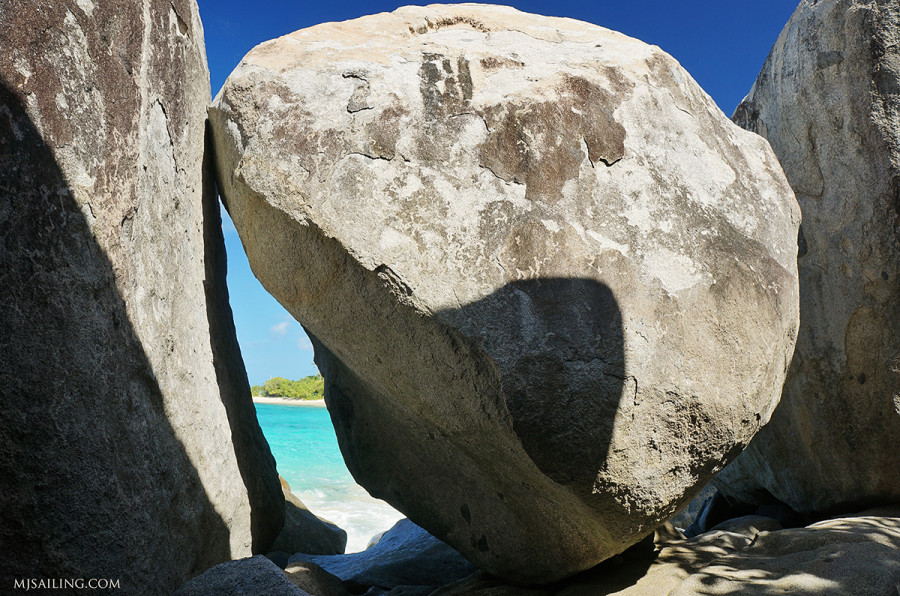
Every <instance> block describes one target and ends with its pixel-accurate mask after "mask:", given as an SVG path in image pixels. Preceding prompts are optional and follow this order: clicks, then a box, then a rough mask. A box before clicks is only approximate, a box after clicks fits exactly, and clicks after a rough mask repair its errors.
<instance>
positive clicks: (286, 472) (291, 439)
mask: <svg viewBox="0 0 900 596" xmlns="http://www.w3.org/2000/svg"><path fill="white" fill-rule="evenodd" d="M256 415H257V417H258V418H259V424H260V426H261V427H262V430H263V434H265V436H266V439H267V440H268V441H269V446H270V447H271V449H272V454H273V455H274V456H275V462H276V464H277V466H278V473H279V474H281V475H282V476H283V477H284V478H285V479H286V480H287V481H288V483H289V484H290V485H291V491H292V492H293V493H294V494H295V495H297V497H299V498H300V500H301V501H303V503H304V504H305V505H306V506H307V507H308V508H309V510H310V511H312V512H313V513H315V514H316V515H318V516H319V517H321V518H324V519H327V520H329V521H331V522H334V523H336V524H337V525H338V526H340V527H341V528H343V529H344V530H346V531H347V552H348V553H349V552H357V551H360V550H363V549H365V547H366V544H367V543H368V542H369V539H370V538H372V536H374V535H376V534H379V533H381V532H383V531H385V530H387V529H389V528H390V527H391V526H393V525H394V523H395V522H396V521H397V520H398V519H400V518H402V517H403V514H402V513H400V512H398V511H397V510H395V509H394V508H393V507H391V506H390V505H388V504H387V503H385V502H384V501H379V500H378V499H373V498H372V497H371V496H369V494H368V493H367V492H366V491H365V489H364V488H362V487H361V486H359V485H358V484H356V482H354V481H353V477H352V476H351V475H350V472H349V471H348V470H347V467H346V466H345V465H344V459H343V458H342V457H341V452H340V449H339V448H338V444H337V437H335V435H334V427H332V426H331V418H329V416H328V410H326V409H325V408H324V407H316V406H305V405H304V406H291V405H277V404H256Z"/></svg>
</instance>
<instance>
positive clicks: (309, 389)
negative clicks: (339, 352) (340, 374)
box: [250, 375, 325, 399]
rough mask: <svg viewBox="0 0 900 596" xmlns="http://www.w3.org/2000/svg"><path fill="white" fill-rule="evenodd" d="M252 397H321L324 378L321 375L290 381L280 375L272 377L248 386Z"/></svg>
mask: <svg viewBox="0 0 900 596" xmlns="http://www.w3.org/2000/svg"><path fill="white" fill-rule="evenodd" d="M250 394H251V395H252V396H253V397H287V398H290V399H322V398H323V397H325V380H324V379H323V378H322V375H313V376H311V377H304V378H302V379H300V380H299V381H290V380H288V379H285V378H282V377H273V378H271V379H269V380H268V381H266V382H265V383H263V384H262V385H254V386H253V387H251V388H250Z"/></svg>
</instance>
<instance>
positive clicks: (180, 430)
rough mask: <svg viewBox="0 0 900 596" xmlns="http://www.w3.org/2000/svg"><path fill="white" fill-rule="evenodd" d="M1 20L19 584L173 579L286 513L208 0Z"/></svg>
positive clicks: (6, 475)
mask: <svg viewBox="0 0 900 596" xmlns="http://www.w3.org/2000/svg"><path fill="white" fill-rule="evenodd" d="M0 15H2V16H0V21H2V23H3V24H2V27H0V47H2V48H3V50H2V52H0V321H2V323H0V354H2V356H0V478H2V487H3V490H2V491H0V519H2V520H3V523H2V524H0V551H2V552H3V557H2V559H0V579H2V583H3V585H4V586H11V585H12V584H11V582H12V579H10V578H11V577H16V578H36V579H40V578H56V579H59V578H65V577H72V578H78V577H81V578H119V579H120V580H121V587H122V590H123V592H127V593H162V594H169V593H171V592H172V590H174V589H175V588H177V587H178V586H179V585H181V584H182V583H183V582H184V581H185V580H187V579H188V578H190V577H191V576H193V575H196V574H197V573H199V572H201V571H203V570H204V569H206V568H208V567H209V566H211V565H213V564H215V563H218V562H221V561H223V560H226V559H229V558H231V557H232V556H243V555H248V554H250V553H251V551H252V550H254V549H261V548H265V547H266V546H268V544H267V543H269V542H271V541H272V540H273V539H274V537H275V535H276V534H277V533H278V530H279V529H280V527H281V515H282V510H283V498H282V496H281V489H280V487H279V486H278V479H277V475H276V473H275V467H274V461H273V459H272V457H271V455H270V454H269V450H268V446H267V445H266V443H265V441H264V439H263V437H262V434H261V432H260V430H259V427H258V425H257V423H256V419H255V414H254V410H253V406H252V403H251V402H250V399H249V387H248V384H247V380H246V377H245V374H244V372H243V370H244V368H243V363H242V361H241V357H240V352H239V350H238V347H237V342H236V339H235V334H234V327H233V323H232V319H231V311H230V308H229V306H228V301H227V294H226V288H225V255H224V245H223V242H222V238H221V230H220V222H219V214H218V207H217V204H216V201H215V193H214V192H213V191H212V189H211V188H210V187H209V183H208V181H206V180H205V179H204V176H203V163H204V149H203V145H204V122H205V110H206V107H207V106H208V100H209V75H208V72H207V69H206V58H205V52H204V46H203V31H202V28H201V25H200V19H199V16H198V13H197V7H196V4H195V3H194V2H193V1H187V0H175V1H172V2H170V1H165V2H162V1H159V0H148V1H145V2H143V3H141V2H134V1H128V2H111V1H108V0H93V1H82V0H79V1H77V2H76V1H64V0H60V1H58V2H36V1H29V0H21V1H12V0H5V1H0ZM4 589H10V588H9V587H6V588H4Z"/></svg>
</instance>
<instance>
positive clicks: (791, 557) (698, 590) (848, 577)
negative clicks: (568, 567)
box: [451, 507, 900, 596]
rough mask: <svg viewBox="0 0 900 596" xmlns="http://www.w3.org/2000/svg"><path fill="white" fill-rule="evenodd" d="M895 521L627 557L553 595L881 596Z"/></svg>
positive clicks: (707, 540)
mask: <svg viewBox="0 0 900 596" xmlns="http://www.w3.org/2000/svg"><path fill="white" fill-rule="evenodd" d="M898 513H900V511H898V510H897V508H896V507H895V508H893V510H892V511H882V512H875V511H870V512H863V513H861V514H859V515H856V516H850V517H842V518H837V519H831V520H826V521H822V522H819V523H816V524H812V525H810V526H807V527H805V528H793V529H788V530H777V531H770V532H767V531H756V532H755V534H754V535H753V536H750V535H745V534H735V533H731V532H723V531H716V532H709V533H707V534H702V535H700V536H697V537H696V538H693V539H690V540H681V541H674V542H672V543H669V544H667V545H665V546H664V547H663V548H661V549H660V550H659V551H657V552H653V553H650V554H645V553H639V552H636V553H635V554H633V555H632V553H631V552H630V551H629V552H628V553H625V554H624V555H623V559H624V560H623V561H621V562H620V564H619V566H618V567H617V568H614V567H611V566H607V564H606V563H604V564H603V565H601V566H599V567H598V568H596V569H594V570H591V571H590V572H588V573H585V574H583V575H582V576H579V577H577V578H573V579H572V580H571V581H570V582H567V583H568V585H564V586H561V589H559V590H557V591H554V594H555V596H594V595H595V594H610V595H612V594H615V595H618V596H644V595H646V594H672V595H677V596H695V595H697V594H742V595H743V594H748V595H757V594H758V595H764V594H817V595H818V594H822V595H826V596H843V595H844V594H854V595H856V594H858V595H860V596H887V595H889V594H893V593H895V592H896V589H897V583H898V582H900V557H898V556H897V552H898V548H900V518H898V517H897V515H898ZM451 593H452V592H451Z"/></svg>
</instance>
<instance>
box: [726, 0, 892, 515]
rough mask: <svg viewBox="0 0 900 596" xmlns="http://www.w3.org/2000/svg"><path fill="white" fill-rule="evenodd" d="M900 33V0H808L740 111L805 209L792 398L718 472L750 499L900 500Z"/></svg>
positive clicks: (825, 506)
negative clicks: (770, 150)
mask: <svg viewBox="0 0 900 596" xmlns="http://www.w3.org/2000/svg"><path fill="white" fill-rule="evenodd" d="M898 39H900V7H898V5H897V3H896V2H888V1H873V2H860V1H854V0H821V1H818V2H814V1H809V0H804V1H803V2H801V3H800V5H799V6H798V7H797V10H796V12H795V13H794V15H793V17H792V18H791V20H790V22H788V24H787V26H786V27H785V29H784V31H782V33H781V35H780V37H779V38H778V41H777V42H776V43H775V46H774V47H773V48H772V51H771V53H770V55H769V58H768V60H767V61H766V64H765V66H763V69H762V72H761V73H760V75H759V78H758V79H757V81H756V84H755V85H754V87H753V89H752V90H751V91H750V94H749V95H748V96H747V98H746V99H745V100H744V101H743V102H742V104H741V105H740V106H739V107H738V109H737V111H736V112H735V115H734V120H735V121H736V122H737V123H738V124H740V125H741V126H743V127H745V128H747V129H749V130H752V131H755V132H758V133H759V134H761V135H762V136H764V137H766V138H767V139H768V140H769V142H770V143H771V144H772V148H773V149H774V150H775V153H776V154H777V155H778V157H779V159H780V160H781V163H782V165H783V166H784V171H785V173H786V174H787V177H788V181H789V182H790V183H791V185H792V186H793V188H794V191H795V192H796V194H797V200H798V201H799V202H800V206H801V207H802V210H803V227H802V236H801V254H800V258H799V270H800V321H801V324H800V333H799V337H798V340H797V350H796V352H795V354H794V359H793V362H792V363H791V367H790V371H789V373H788V378H787V381H786V384H785V388H784V395H783V398H782V401H781V405H780V406H779V407H778V409H777V410H776V412H775V414H774V415H773V417H772V421H771V423H770V424H769V425H768V426H767V427H766V428H765V429H763V430H762V431H761V432H760V434H759V435H758V437H757V439H756V440H754V441H753V443H751V445H750V447H749V448H748V449H747V451H745V452H744V454H742V455H741V457H739V458H738V460H737V461H736V462H735V463H734V464H732V465H731V466H730V467H729V468H728V469H727V470H726V471H725V472H724V473H723V474H721V475H720V476H719V477H718V478H717V479H716V482H717V484H718V485H719V486H720V487H722V489H723V490H725V492H727V493H729V494H730V495H731V496H732V497H738V498H740V499H741V500H743V501H750V502H754V501H755V502H759V501H760V500H762V499H765V497H766V496H767V495H765V492H768V493H771V495H774V496H775V497H776V498H777V499H779V500H781V501H783V502H785V503H787V504H788V505H790V506H791V507H793V508H794V509H796V510H797V511H800V512H803V513H808V512H815V511H829V510H847V509H848V508H851V507H852V506H854V505H865V504H871V503H877V502H884V503H887V502H896V501H897V500H900V449H898V448H897V440H898V437H900V169H898V168H900V46H898ZM761 493H762V494H761Z"/></svg>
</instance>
